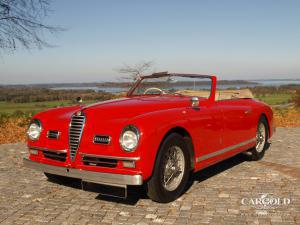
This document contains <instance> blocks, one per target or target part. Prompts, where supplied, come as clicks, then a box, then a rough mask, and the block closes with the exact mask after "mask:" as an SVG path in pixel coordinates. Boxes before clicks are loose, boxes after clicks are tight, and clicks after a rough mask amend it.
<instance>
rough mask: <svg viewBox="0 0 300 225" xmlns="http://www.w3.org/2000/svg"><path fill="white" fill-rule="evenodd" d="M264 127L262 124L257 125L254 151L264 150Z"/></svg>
mask: <svg viewBox="0 0 300 225" xmlns="http://www.w3.org/2000/svg"><path fill="white" fill-rule="evenodd" d="M266 133H267V132H266V126H265V124H264V123H259V125H258V128H257V132H256V151H257V152H258V153H260V152H262V151H263V150H264V148H265V143H266Z"/></svg>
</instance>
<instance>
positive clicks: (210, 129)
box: [188, 103, 223, 162]
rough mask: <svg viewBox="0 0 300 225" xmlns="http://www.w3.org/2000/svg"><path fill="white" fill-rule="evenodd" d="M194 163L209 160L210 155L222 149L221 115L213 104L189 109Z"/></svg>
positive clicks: (219, 110)
mask: <svg viewBox="0 0 300 225" xmlns="http://www.w3.org/2000/svg"><path fill="white" fill-rule="evenodd" d="M188 115H189V121H190V124H191V128H190V129H191V130H192V132H193V139H194V150H195V157H196V162H203V161H204V160H208V161H209V160H210V159H211V158H212V156H211V154H212V153H214V152H216V151H218V150H219V149H221V148H222V132H223V115H222V112H221V109H220V108H219V107H217V106H216V105H215V104H211V103H209V104H203V103H202V104H200V107H199V108H193V107H190V108H189V112H188Z"/></svg>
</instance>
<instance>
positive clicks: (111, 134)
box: [24, 72, 275, 202]
mask: <svg viewBox="0 0 300 225" xmlns="http://www.w3.org/2000/svg"><path fill="white" fill-rule="evenodd" d="M216 87H217V79H216V77H215V76H213V75H212V76H210V75H197V74H176V73H167V72H161V73H154V74H152V75H148V76H141V77H139V78H138V79H137V80H136V82H135V84H134V85H133V86H132V88H131V89H130V90H129V92H128V93H127V95H126V97H124V98H120V99H114V100H109V101H104V102H99V103H96V104H92V105H82V104H79V105H76V106H70V107H59V108H55V109H50V110H48V111H44V112H41V113H38V114H37V115H35V116H34V117H33V118H32V121H31V123H30V125H29V128H28V131H27V134H28V148H29V157H28V158H24V164H25V165H26V166H28V167H30V168H34V169H37V170H39V171H42V172H44V173H45V175H46V176H47V177H48V178H49V179H50V180H51V179H57V180H68V179H70V178H77V179H81V180H82V181H84V182H91V183H97V184H101V185H104V186H106V187H107V186H108V187H109V190H110V189H111V190H115V188H117V191H116V192H118V194H117V195H120V196H123V197H126V193H127V188H128V186H131V185H144V187H145V191H146V193H147V195H148V196H149V197H150V198H151V199H152V200H154V201H157V202H170V201H173V200H175V199H176V198H178V197H179V196H180V195H181V194H182V193H183V192H184V190H185V187H186V185H187V182H188V180H189V176H190V174H191V172H195V171H199V170H201V169H203V168H206V167H208V166H210V165H213V164H215V163H217V162H219V161H222V160H225V159H227V158H229V157H232V156H234V155H236V154H238V153H241V152H248V153H250V155H251V158H252V159H253V160H259V159H261V158H262V157H263V156H264V153H265V150H266V147H267V142H268V139H269V138H271V136H272V135H273V132H274V130H275V127H274V124H273V113H272V110H271V108H270V107H269V106H268V105H266V104H264V103H262V102H259V101H257V100H254V99H252V98H249V96H247V95H245V94H243V93H242V92H241V90H238V89H237V90H231V91H230V90H223V91H222V90H220V91H219V90H216ZM101 185H99V186H101ZM106 190H107V188H106ZM100 192H101V191H100Z"/></svg>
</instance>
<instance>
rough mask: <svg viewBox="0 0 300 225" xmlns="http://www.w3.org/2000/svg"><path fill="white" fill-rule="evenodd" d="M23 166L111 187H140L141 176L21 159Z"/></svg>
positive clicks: (141, 182)
mask: <svg viewBox="0 0 300 225" xmlns="http://www.w3.org/2000/svg"><path fill="white" fill-rule="evenodd" d="M23 163H24V166H26V167H28V168H32V169H35V170H38V171H42V172H46V173H51V174H56V175H60V176H65V177H72V178H78V179H81V180H83V181H87V182H92V183H98V184H109V185H111V186H120V185H142V184H143V178H142V175H139V174H137V175H127V174H114V173H102V172H94V171H88V170H80V169H75V168H66V167H61V166H52V165H49V164H43V163H39V162H35V161H32V160H30V159H28V158H23Z"/></svg>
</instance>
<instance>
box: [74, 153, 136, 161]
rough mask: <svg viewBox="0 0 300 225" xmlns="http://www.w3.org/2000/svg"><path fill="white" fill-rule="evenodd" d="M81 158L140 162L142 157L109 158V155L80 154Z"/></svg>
mask: <svg viewBox="0 0 300 225" xmlns="http://www.w3.org/2000/svg"><path fill="white" fill-rule="evenodd" d="M80 155H81V156H87V157H95V158H104V159H116V160H124V161H137V160H140V157H121V156H109V155H94V154H86V153H82V152H80Z"/></svg>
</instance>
